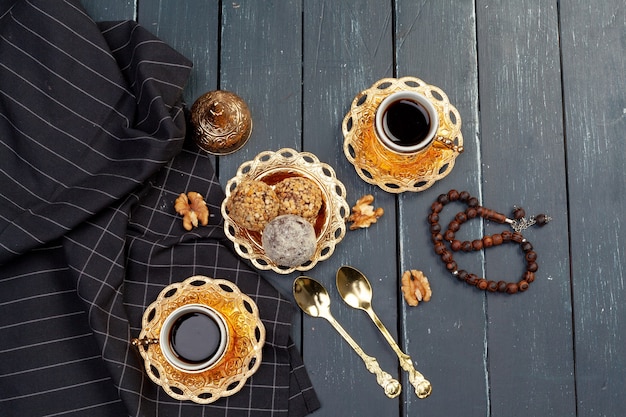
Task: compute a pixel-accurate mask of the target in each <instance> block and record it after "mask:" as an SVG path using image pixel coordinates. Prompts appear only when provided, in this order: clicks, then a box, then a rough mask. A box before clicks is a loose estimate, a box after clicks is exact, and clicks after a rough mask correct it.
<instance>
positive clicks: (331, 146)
mask: <svg viewBox="0 0 626 417" xmlns="http://www.w3.org/2000/svg"><path fill="white" fill-rule="evenodd" d="M391 13H392V11H391V7H390V3H388V2H382V3H381V2H379V1H376V0H366V1H358V2H340V1H335V2H330V1H306V2H304V28H303V33H304V66H303V67H304V74H303V77H304V78H303V100H304V106H303V111H304V113H303V120H304V122H303V137H304V143H303V148H304V149H305V150H306V151H309V152H312V153H314V154H316V155H317V156H318V157H319V158H320V159H321V160H322V161H324V162H326V163H328V164H330V165H331V166H332V167H333V168H334V169H335V171H336V173H337V176H338V178H339V179H340V180H341V181H342V182H343V184H344V185H345V187H346V190H347V196H348V198H347V199H348V203H349V204H350V205H353V204H354V203H355V202H356V200H357V199H358V198H359V197H361V196H362V195H364V194H373V195H374V197H375V201H374V204H375V205H376V207H383V208H384V210H385V214H384V216H383V217H382V218H381V219H380V220H379V222H378V223H376V224H374V225H372V226H371V227H370V228H369V229H361V230H355V231H348V232H347V234H346V237H345V239H344V240H343V241H342V242H341V243H340V244H339V245H338V246H337V248H336V250H335V253H334V254H333V256H332V257H331V258H330V259H329V260H327V261H324V262H322V263H320V264H318V266H316V267H315V268H314V269H313V270H312V271H311V273H310V275H312V276H314V277H316V278H317V279H319V280H320V281H322V282H323V283H324V285H325V286H326V287H327V288H328V290H329V292H330V294H331V297H332V308H333V313H334V315H335V317H336V318H337V320H338V321H340V322H341V323H342V325H343V326H344V328H345V329H346V330H347V331H348V332H349V333H351V334H352V335H353V337H354V338H355V340H356V341H357V342H358V343H359V344H360V345H361V347H362V348H363V350H364V351H365V352H366V353H367V354H368V355H371V356H374V357H376V359H377V360H378V362H379V364H380V366H381V367H382V369H384V370H385V371H387V372H388V373H390V374H391V375H392V376H393V377H395V378H399V377H400V373H399V368H398V360H397V358H396V357H395V355H394V353H393V351H392V350H391V348H390V347H389V346H388V345H387V343H386V342H385V340H384V339H383V337H382V336H381V335H380V333H379V332H378V330H377V329H376V328H375V327H374V325H373V324H372V322H371V321H370V319H369V318H368V317H367V315H366V314H365V313H364V312H362V311H358V310H354V309H352V308H350V307H348V306H347V305H346V304H345V303H344V302H343V301H342V300H341V298H340V297H339V294H338V292H337V289H336V285H335V274H336V271H337V269H338V268H339V267H340V266H341V265H344V264H347V265H351V266H354V267H355V268H357V269H360V270H361V271H362V272H363V273H365V274H366V276H367V277H368V278H369V281H370V282H371V284H372V287H373V291H374V299H373V307H374V309H375V311H376V312H377V314H378V315H379V317H380V318H381V320H382V321H383V323H385V324H386V325H387V327H388V328H389V330H390V331H391V332H392V333H393V334H394V335H396V334H397V327H396V320H397V307H396V305H397V304H396V303H397V289H396V285H395V283H396V276H397V265H396V231H395V228H396V213H395V206H396V203H395V196H393V195H390V194H388V193H386V192H383V191H382V190H380V189H379V188H378V187H376V186H373V185H369V184H367V183H365V182H363V181H362V180H361V179H360V178H359V177H358V175H357V174H356V171H355V169H354V167H353V166H352V165H351V164H350V163H349V162H348V160H347V159H346V158H345V156H344V154H343V136H342V131H341V125H342V121H343V118H344V116H345V114H346V113H347V112H348V110H349V108H350V105H351V103H352V100H353V99H354V97H355V96H356V95H357V94H358V93H359V92H361V91H362V90H365V89H367V88H369V87H370V86H371V85H372V84H373V83H374V82H375V81H377V80H378V79H380V78H383V77H389V76H391V75H392V63H393V55H392V52H393V49H392V26H391V21H392V14H391ZM303 332H304V342H303V346H304V348H303V353H304V359H305V363H306V365H307V367H308V369H309V373H310V376H311V379H312V380H313V383H314V386H315V389H316V391H317V392H318V394H319V395H320V399H321V402H322V408H321V409H320V410H319V411H318V412H317V413H314V415H320V416H328V415H337V416H346V415H350V416H393V415H399V412H400V411H399V410H400V403H399V399H395V400H391V399H388V398H387V397H386V396H385V395H384V393H383V390H382V388H380V386H379V385H378V384H377V383H376V379H375V377H374V375H372V374H371V373H369V372H368V371H367V370H366V368H365V366H364V364H363V362H362V361H361V359H359V357H358V356H357V355H356V354H355V353H354V352H353V351H352V349H351V348H350V347H349V346H348V344H347V343H345V342H344V341H343V340H342V339H341V338H340V337H339V335H337V333H336V332H335V331H334V330H333V329H332V328H331V327H330V325H328V323H324V322H320V321H319V319H311V318H309V317H305V318H304V325H303ZM404 389H405V390H406V389H407V388H406V387H404Z"/></svg>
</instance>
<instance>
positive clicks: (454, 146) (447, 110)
mask: <svg viewBox="0 0 626 417" xmlns="http://www.w3.org/2000/svg"><path fill="white" fill-rule="evenodd" d="M401 90H410V91H415V92H418V93H420V94H422V95H424V96H426V97H427V98H428V99H429V100H430V101H431V102H432V103H433V104H434V105H435V108H436V109H437V113H438V115H439V129H438V130H437V136H436V138H435V141H434V142H433V145H432V146H430V147H429V148H428V149H427V150H425V151H423V152H421V153H416V154H398V153H394V152H392V151H390V150H389V149H387V148H385V147H384V146H383V145H382V144H381V143H380V141H379V140H378V138H377V135H376V127H375V123H374V121H375V115H376V109H377V108H378V106H379V104H380V103H381V102H382V101H383V100H384V99H385V98H386V97H387V96H388V95H390V94H392V93H395V92H397V91H401ZM342 131H343V136H344V143H343V150H344V153H345V155H346V158H348V161H350V163H352V165H354V167H355V169H356V172H357V174H359V176H360V177H361V178H362V179H363V180H364V181H366V182H368V183H370V184H375V185H378V186H379V187H380V188H382V189H383V190H385V191H388V192H390V193H401V192H404V191H423V190H425V189H427V188H429V187H430V186H431V185H433V184H434V183H435V181H437V180H439V179H441V178H443V177H445V176H446V175H448V174H449V173H450V171H451V170H452V168H453V167H454V162H455V159H456V157H457V156H458V155H459V154H460V153H461V152H463V135H462V134H461V116H460V115H459V112H458V111H457V110H456V108H455V107H454V106H452V105H451V104H450V102H449V101H448V97H447V96H446V94H445V93H444V92H443V91H442V90H441V89H439V88H437V87H435V86H432V85H428V84H426V83H425V82H424V81H422V80H420V79H419V78H414V77H403V78H383V79H382V80H379V81H377V82H376V83H375V84H374V85H372V87H370V88H369V89H368V90H364V91H362V92H361V93H359V94H358V95H357V96H356V97H355V98H354V100H353V102H352V106H351V108H350V111H349V112H348V113H347V114H346V116H345V118H344V120H343V124H342Z"/></svg>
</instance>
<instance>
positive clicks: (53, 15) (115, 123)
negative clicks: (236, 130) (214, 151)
mask: <svg viewBox="0 0 626 417" xmlns="http://www.w3.org/2000/svg"><path fill="white" fill-rule="evenodd" d="M190 68H191V64H190V62H189V61H187V60H186V59H185V58H184V57H182V56H181V55H179V54H178V53H176V52H175V51H174V50H172V49H171V48H169V47H168V46H167V45H165V44H164V43H163V42H161V41H160V40H158V39H156V38H155V37H154V36H152V35H151V34H150V33H149V32H148V31H146V30H145V29H143V28H142V27H141V26H139V25H137V24H136V23H134V22H115V23H106V24H100V25H96V24H95V23H94V22H93V21H92V20H91V19H90V18H89V17H88V16H87V15H86V13H85V12H84V10H83V9H82V8H81V6H80V4H79V2H78V1H58V0H54V1H51V0H31V1H18V2H16V3H15V5H14V6H13V7H12V8H11V10H10V11H9V12H7V13H5V14H4V15H2V16H1V17H0V149H1V150H0V155H1V156H0V158H1V159H0V265H1V266H0V415H2V416H13V415H15V416H39V415H89V416H122V415H132V416H144V415H145V416H155V415H159V416H174V415H176V416H179V415H185V416H194V415H199V416H200V415H211V416H219V415H223V416H226V415H228V416H244V415H245V416H248V415H254V416H265V415H267V416H270V415H271V416H302V415H305V414H307V413H309V412H311V411H312V410H314V409H316V408H318V407H319V403H318V400H317V397H316V395H315V393H314V391H313V389H312V387H311V383H310V380H309V378H308V375H307V372H306V370H305V368H304V366H303V364H302V360H301V357H300V355H299V353H298V352H297V349H296V348H295V346H294V345H293V343H292V341H291V339H290V337H289V332H290V322H291V318H292V306H291V304H290V303H289V302H288V301H287V300H286V299H284V298H283V297H282V296H281V295H280V293H279V292H278V291H276V290H275V289H274V288H272V286H271V285H269V284H268V283H267V282H266V281H264V280H263V279H262V278H261V277H260V276H259V275H258V274H257V273H256V272H255V271H253V270H251V269H250V268H249V267H248V266H246V265H245V264H244V263H242V262H241V261H240V260H239V259H238V258H237V257H236V256H235V255H234V254H233V251H232V248H231V247H230V246H231V245H230V243H229V242H228V240H227V239H225V237H224V234H223V229H222V219H221V216H220V213H219V206H220V204H221V201H222V199H223V197H224V194H223V190H222V189H221V188H220V186H219V183H218V182H217V180H216V178H215V175H214V171H213V167H212V166H211V163H210V160H209V159H208V158H207V157H206V155H204V154H203V153H201V152H199V151H198V150H197V149H196V148H195V146H194V145H193V144H192V143H190V142H189V141H185V132H186V129H185V114H184V107H183V104H182V102H181V92H182V87H183V86H184V84H185V82H186V80H187V78H188V76H189V72H190ZM187 191H197V192H199V193H201V194H203V195H204V196H205V197H206V199H207V202H208V205H209V210H210V213H211V217H210V223H209V226H206V227H200V228H196V229H194V230H193V231H191V232H186V231H185V230H184V229H183V227H182V221H181V219H180V217H179V216H178V215H177V214H176V213H175V212H174V209H173V204H174V200H175V198H176V197H177V196H178V194H180V193H181V192H187ZM196 274H201V275H207V276H209V277H215V278H223V279H228V280H230V281H232V282H234V283H235V284H237V285H238V286H239V288H240V289H241V290H242V291H243V292H244V293H246V294H248V295H249V296H251V297H252V298H253V299H254V300H255V302H256V303H257V305H258V307H259V311H260V315H261V319H262V320H263V323H264V325H265V328H266V331H267V335H266V344H265V346H264V348H263V360H262V364H261V366H260V368H259V370H258V371H257V372H256V373H255V374H254V375H253V376H252V377H251V378H250V379H249V380H248V382H247V383H246V385H245V386H244V388H243V389H242V390H241V391H240V392H239V393H237V394H235V395H233V396H231V397H227V398H222V399H220V400H218V401H216V402H215V403H213V404H210V405H204V406H203V405H198V404H195V403H192V402H189V401H185V402H181V401H176V400H174V399H172V398H170V397H169V396H168V395H167V394H165V392H164V391H163V390H162V389H161V388H160V387H158V386H157V385H155V384H154V383H153V382H152V381H150V380H149V378H148V377H147V376H146V374H145V372H144V366H143V362H142V360H141V357H140V356H139V354H138V352H137V351H136V349H135V348H133V347H132V346H130V345H129V341H130V339H131V338H133V337H137V336H138V334H139V332H140V328H141V317H142V315H143V311H144V309H145V308H146V307H147V306H148V305H149V304H150V303H152V301H154V299H155V298H156V296H157V295H158V293H159V292H160V291H161V290H162V289H163V288H164V287H165V286H167V285H168V284H170V283H172V282H177V281H182V280H184V279H185V278H187V277H188V276H191V275H196Z"/></svg>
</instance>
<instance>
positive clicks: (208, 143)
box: [191, 90, 252, 155]
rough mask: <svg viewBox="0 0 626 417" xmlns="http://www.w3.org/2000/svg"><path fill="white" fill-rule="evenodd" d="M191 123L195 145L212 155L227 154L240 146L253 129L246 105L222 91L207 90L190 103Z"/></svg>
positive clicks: (234, 96) (229, 93) (244, 142)
mask: <svg viewBox="0 0 626 417" xmlns="http://www.w3.org/2000/svg"><path fill="white" fill-rule="evenodd" d="M191 126H192V128H193V137H194V140H195V142H196V143H197V144H198V146H199V147H200V148H201V149H203V150H205V151H206V152H208V153H210V154H213V155H226V154H229V153H233V152H235V151H237V150H239V149H241V147H243V146H244V145H245V144H246V142H247V141H248V138H249V137H250V133H251V132H252V116H251V115H250V109H248V105H247V104H246V103H245V102H244V101H243V99H242V98H241V97H239V96H238V95H236V94H234V93H232V92H230V91H225V90H215V91H209V92H208V93H205V94H203V95H201V96H200V97H198V99H197V100H196V101H195V102H194V103H193V106H191Z"/></svg>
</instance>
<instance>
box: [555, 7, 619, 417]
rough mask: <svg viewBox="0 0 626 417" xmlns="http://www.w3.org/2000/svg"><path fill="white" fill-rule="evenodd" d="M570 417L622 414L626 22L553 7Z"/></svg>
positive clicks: (604, 13)
mask: <svg viewBox="0 0 626 417" xmlns="http://www.w3.org/2000/svg"><path fill="white" fill-rule="evenodd" d="M560 11H561V44H562V57H563V58H562V59H563V85H564V109H565V120H566V125H565V131H566V132H567V164H568V165H567V166H568V179H569V181H568V183H569V196H570V218H571V225H570V228H571V251H572V264H571V270H572V280H573V291H574V318H575V325H574V328H575V330H576V334H575V340H576V373H577V389H576V392H577V398H578V412H579V415H584V416H606V415H620V414H622V413H623V410H624V408H625V407H626V399H625V397H624V395H623V394H624V392H626V381H625V380H624V369H625V368H626V359H625V358H626V307H625V306H626V295H625V292H624V272H623V270H624V266H625V265H624V259H625V258H624V253H623V248H625V247H626V233H624V209H623V208H624V205H626V197H625V196H626V180H625V177H624V166H626V153H625V152H624V148H623V146H622V145H623V143H624V131H626V96H625V95H624V91H626V80H625V78H624V74H626V53H625V51H624V33H625V32H624V30H625V29H624V28H625V27H626V16H625V10H624V3H623V2H622V1H620V0H612V1H604V2H600V3H593V4H590V3H586V2H583V1H577V0H569V1H562V2H560Z"/></svg>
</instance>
